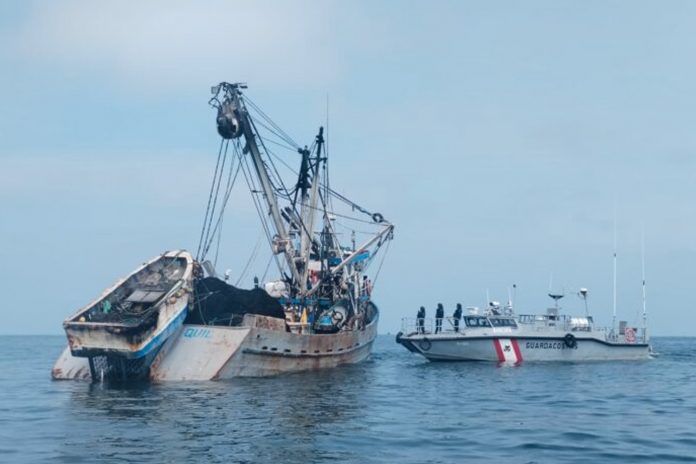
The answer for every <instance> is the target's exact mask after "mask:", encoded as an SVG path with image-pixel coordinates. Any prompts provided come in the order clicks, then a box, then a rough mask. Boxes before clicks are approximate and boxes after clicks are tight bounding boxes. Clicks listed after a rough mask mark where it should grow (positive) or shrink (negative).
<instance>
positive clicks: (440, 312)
mask: <svg viewBox="0 0 696 464" xmlns="http://www.w3.org/2000/svg"><path fill="white" fill-rule="evenodd" d="M443 317H445V308H444V307H443V306H442V303H438V304H437V309H436V310H435V333H440V332H442V318H443Z"/></svg>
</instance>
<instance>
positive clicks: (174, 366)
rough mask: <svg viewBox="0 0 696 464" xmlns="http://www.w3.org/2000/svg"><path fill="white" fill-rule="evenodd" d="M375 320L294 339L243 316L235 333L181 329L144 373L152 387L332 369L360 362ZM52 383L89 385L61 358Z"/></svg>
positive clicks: (78, 367) (84, 374)
mask: <svg viewBox="0 0 696 464" xmlns="http://www.w3.org/2000/svg"><path fill="white" fill-rule="evenodd" d="M377 324H378V316H375V318H374V319H373V320H372V321H371V322H370V323H369V324H368V325H366V326H365V328H364V329H363V330H355V331H343V332H339V333H336V334H298V333H291V332H287V331H286V330H285V322H284V321H283V320H281V319H276V318H272V317H266V316H258V315H251V314H248V315H246V316H245V318H244V323H243V324H242V325H241V326H239V327H224V326H207V325H190V324H184V325H183V326H182V328H181V330H180V331H179V333H178V334H177V335H176V336H174V337H171V338H170V340H169V341H167V342H166V343H165V344H164V345H163V346H162V349H161V350H160V351H159V352H158V353H157V355H156V356H155V358H154V360H153V361H152V363H151V365H150V367H149V379H150V380H151V381H152V382H167V381H205V380H224V379H232V378H235V377H263V376H271V375H278V374H284V373H292V372H302V371H309V370H317V369H327V368H334V367H338V366H340V365H344V364H354V363H358V362H360V361H363V360H364V359H366V358H367V357H368V356H369V355H370V352H371V350H372V345H373V343H374V340H375V337H376V336H377ZM52 372H53V378H54V379H56V380H70V379H84V380H89V379H94V380H99V374H98V372H97V373H96V374H95V376H94V377H93V376H92V374H91V373H90V366H89V363H88V360H87V359H86V358H77V357H74V356H72V355H71V354H70V352H69V350H66V351H65V352H63V353H62V354H61V356H60V358H59V359H58V361H57V362H56V365H55V366H54V368H53V371H52Z"/></svg>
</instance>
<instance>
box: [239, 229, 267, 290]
mask: <svg viewBox="0 0 696 464" xmlns="http://www.w3.org/2000/svg"><path fill="white" fill-rule="evenodd" d="M262 238H263V235H262V234H259V238H258V239H257V240H256V245H254V249H253V250H252V251H251V256H249V260H248V261H247V263H246V266H244V269H242V273H241V274H240V275H239V279H237V282H235V283H234V285H235V287H239V283H240V282H241V281H242V279H243V278H244V276H245V275H246V273H247V271H248V270H249V267H250V266H251V263H253V262H254V261H255V260H256V255H258V253H259V246H260V245H261V239H262Z"/></svg>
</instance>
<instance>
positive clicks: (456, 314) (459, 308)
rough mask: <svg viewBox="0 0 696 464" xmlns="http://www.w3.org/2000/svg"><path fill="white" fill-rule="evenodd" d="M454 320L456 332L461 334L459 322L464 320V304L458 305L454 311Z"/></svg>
mask: <svg viewBox="0 0 696 464" xmlns="http://www.w3.org/2000/svg"><path fill="white" fill-rule="evenodd" d="M452 317H453V318H454V331H455V332H459V320H460V319H461V318H462V304H461V303H457V309H455V310H454V313H453V314H452Z"/></svg>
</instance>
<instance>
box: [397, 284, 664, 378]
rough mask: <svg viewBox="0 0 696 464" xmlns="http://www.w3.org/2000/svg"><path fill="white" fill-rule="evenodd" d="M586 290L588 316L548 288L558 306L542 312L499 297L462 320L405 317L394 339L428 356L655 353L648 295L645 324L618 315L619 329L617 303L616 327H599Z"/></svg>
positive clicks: (559, 357)
mask: <svg viewBox="0 0 696 464" xmlns="http://www.w3.org/2000/svg"><path fill="white" fill-rule="evenodd" d="M643 287H644V288H645V279H643ZM587 295H588V292H587V289H585V288H582V289H580V291H579V292H578V296H580V297H581V298H582V299H583V300H584V302H585V315H584V316H570V315H566V314H561V311H560V309H561V308H560V306H559V300H561V299H562V298H563V297H564V296H565V295H564V294H562V293H549V297H551V298H552V299H553V301H554V306H553V307H551V308H548V309H547V310H546V312H545V313H543V314H515V312H514V310H513V305H512V302H511V301H509V302H508V304H507V305H506V306H505V307H502V308H501V306H500V304H499V303H497V302H490V303H489V304H488V307H487V308H486V310H485V311H479V309H478V308H475V307H470V308H468V309H467V314H466V315H464V317H462V318H461V320H460V319H459V318H452V317H449V318H442V319H441V320H439V321H438V320H433V319H424V318H420V319H409V318H404V319H403V320H402V329H401V331H400V332H399V333H398V334H397V336H396V341H397V343H400V344H401V345H403V346H404V347H405V348H406V349H408V350H409V351H411V352H413V353H417V354H420V355H422V356H424V357H425V358H427V359H428V360H430V361H490V362H498V363H511V364H519V363H522V362H527V361H608V360H637V359H647V358H649V357H650V356H651V354H652V350H651V347H650V339H649V337H648V327H647V311H646V308H645V297H644V298H643V302H644V304H643V319H642V326H641V327H632V326H629V325H628V324H627V322H626V321H620V322H619V326H618V329H616V328H615V327H614V326H615V322H614V321H615V320H616V306H614V317H613V320H612V327H599V326H597V325H596V324H595V322H594V319H593V317H592V316H590V315H589V314H588V310H587ZM643 295H645V290H643ZM614 301H616V300H614Z"/></svg>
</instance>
